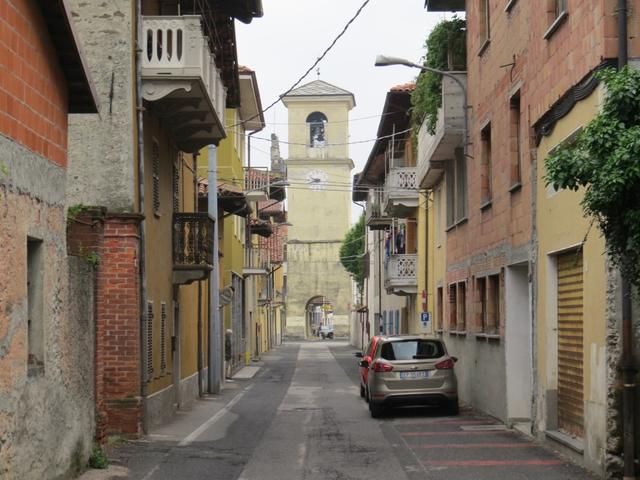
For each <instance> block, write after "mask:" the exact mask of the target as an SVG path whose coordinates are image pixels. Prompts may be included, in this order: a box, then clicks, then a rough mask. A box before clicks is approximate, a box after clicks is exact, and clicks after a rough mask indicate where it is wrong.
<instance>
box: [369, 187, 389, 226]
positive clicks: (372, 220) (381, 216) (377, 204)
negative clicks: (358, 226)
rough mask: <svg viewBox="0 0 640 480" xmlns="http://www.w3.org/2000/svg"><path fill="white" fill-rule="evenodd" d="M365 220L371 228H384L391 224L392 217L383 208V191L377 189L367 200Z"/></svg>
mask: <svg viewBox="0 0 640 480" xmlns="http://www.w3.org/2000/svg"><path fill="white" fill-rule="evenodd" d="M365 220H366V223H367V226H368V227H369V230H384V229H385V228H388V227H389V226H390V225H391V217H389V216H388V215H386V214H385V212H384V211H383V209H382V193H381V192H379V191H375V192H374V193H373V194H372V195H370V196H369V198H368V200H367V208H366V210H365Z"/></svg>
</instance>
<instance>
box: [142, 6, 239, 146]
mask: <svg viewBox="0 0 640 480" xmlns="http://www.w3.org/2000/svg"><path fill="white" fill-rule="evenodd" d="M142 28H143V45H142V52H143V53H142V96H143V98H144V99H145V100H146V101H147V102H149V105H148V108H149V110H151V111H152V112H153V114H154V115H156V116H158V117H160V118H161V119H162V121H163V124H164V125H165V126H166V127H167V128H169V129H170V130H171V134H172V136H173V137H174V139H175V141H176V144H177V145H178V148H180V150H182V151H185V152H195V151H197V150H199V149H200V148H202V147H204V146H205V145H209V144H212V143H214V142H216V141H218V140H220V139H221V138H224V137H225V136H226V134H225V130H224V122H223V120H224V110H225V108H226V106H225V104H226V95H227V93H226V88H225V86H224V84H223V83H222V78H221V76H220V71H219V70H218V68H217V67H216V64H215V61H214V58H213V56H212V55H211V51H210V50H209V42H208V40H207V38H206V37H205V35H204V34H203V30H202V26H201V17H200V16H199V15H186V16H180V17H177V16H176V17H174V16H144V17H143V18H142Z"/></svg>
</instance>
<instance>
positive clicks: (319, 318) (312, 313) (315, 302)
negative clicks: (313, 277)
mask: <svg viewBox="0 0 640 480" xmlns="http://www.w3.org/2000/svg"><path fill="white" fill-rule="evenodd" d="M305 319H306V321H305V324H306V325H305V336H306V337H307V338H310V337H311V338H312V337H315V336H317V335H318V332H319V330H320V326H321V325H333V303H332V302H331V300H329V299H328V298H327V297H325V296H323V295H316V296H315V297H311V298H310V299H309V300H308V301H307V305H306V307H305Z"/></svg>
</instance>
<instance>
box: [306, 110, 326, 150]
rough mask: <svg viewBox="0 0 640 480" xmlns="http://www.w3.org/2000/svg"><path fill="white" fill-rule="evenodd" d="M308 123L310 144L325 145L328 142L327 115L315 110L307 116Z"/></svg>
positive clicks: (314, 145) (315, 145)
mask: <svg viewBox="0 0 640 480" xmlns="http://www.w3.org/2000/svg"><path fill="white" fill-rule="evenodd" d="M307 124H308V125H309V146H310V147H324V146H325V145H326V144H327V137H326V131H325V127H326V125H327V117H326V115H325V114H324V113H322V112H313V113H311V114H309V116H308V117H307Z"/></svg>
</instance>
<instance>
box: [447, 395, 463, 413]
mask: <svg viewBox="0 0 640 480" xmlns="http://www.w3.org/2000/svg"><path fill="white" fill-rule="evenodd" d="M445 408H446V411H447V414H448V415H458V414H459V413H460V405H459V403H458V399H457V398H456V399H455V400H450V401H449V402H447V404H446V405H445Z"/></svg>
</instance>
